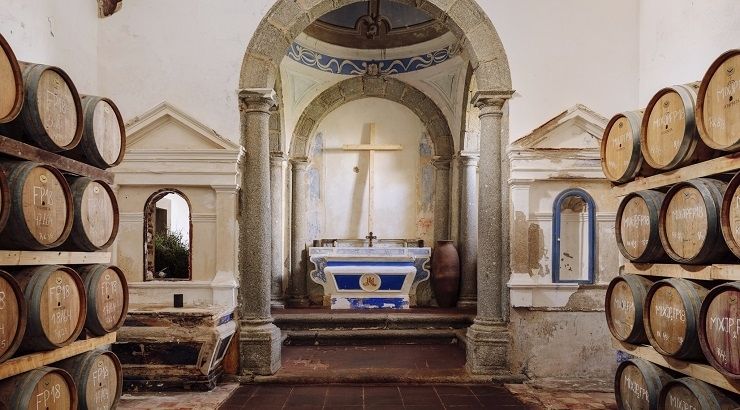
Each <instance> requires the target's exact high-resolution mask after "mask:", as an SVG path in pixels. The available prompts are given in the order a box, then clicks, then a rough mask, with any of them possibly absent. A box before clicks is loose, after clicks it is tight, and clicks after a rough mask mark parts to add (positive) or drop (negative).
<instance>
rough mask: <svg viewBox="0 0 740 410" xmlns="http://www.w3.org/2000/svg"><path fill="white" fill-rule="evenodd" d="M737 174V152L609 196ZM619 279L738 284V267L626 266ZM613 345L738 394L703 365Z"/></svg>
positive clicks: (737, 387)
mask: <svg viewBox="0 0 740 410" xmlns="http://www.w3.org/2000/svg"><path fill="white" fill-rule="evenodd" d="M738 170H740V152H737V153H733V154H730V155H726V156H723V157H719V158H714V159H711V160H708V161H704V162H700V163H698V164H694V165H689V166H686V167H683V168H678V169H676V170H673V171H669V172H665V173H662V174H657V175H653V176H649V177H644V178H638V179H636V180H635V181H632V182H628V183H626V184H623V185H615V186H614V187H612V189H611V192H612V193H613V194H614V195H615V196H617V197H622V196H625V195H628V194H631V193H633V192H637V191H642V190H646V189H656V188H657V189H660V188H662V187H668V186H670V185H673V184H676V183H678V182H681V181H686V180H689V179H694V178H701V177H706V176H710V175H716V174H723V173H727V172H736V171H738ZM619 273H620V275H623V274H633V275H642V276H653V277H670V278H683V279H693V280H702V281H708V280H710V281H712V280H718V281H740V265H729V264H713V265H682V264H677V263H655V264H652V263H629V262H628V263H625V264H624V265H622V266H620V268H619ZM612 345H613V346H614V348H615V349H617V350H621V351H623V352H625V353H628V354H630V355H632V356H635V357H639V358H641V359H643V360H647V361H649V362H652V363H654V364H656V365H659V366H662V367H665V368H668V369H671V370H673V371H676V372H679V373H682V374H685V375H687V376H691V377H693V378H695V379H699V380H701V381H704V382H706V383H709V384H711V385H714V386H717V387H719V388H722V389H725V390H728V391H731V392H734V393H740V382H739V381H733V380H732V379H729V378H727V377H725V376H724V375H722V373H720V372H719V371H718V370H716V369H715V368H713V367H712V366H710V365H709V364H706V363H699V362H689V361H684V360H679V359H675V358H672V357H667V356H663V355H661V354H660V353H658V352H657V351H656V350H655V349H654V348H653V347H652V346H642V345H633V344H630V343H625V342H622V341H620V340H617V339H615V338H614V337H612Z"/></svg>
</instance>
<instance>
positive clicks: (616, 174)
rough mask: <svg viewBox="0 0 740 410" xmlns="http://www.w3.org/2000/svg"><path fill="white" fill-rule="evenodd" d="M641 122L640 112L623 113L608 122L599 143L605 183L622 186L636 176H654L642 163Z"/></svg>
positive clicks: (648, 167) (650, 169)
mask: <svg viewBox="0 0 740 410" xmlns="http://www.w3.org/2000/svg"><path fill="white" fill-rule="evenodd" d="M641 122H642V110H639V111H626V112H622V113H619V114H617V115H615V116H614V117H612V119H611V120H609V123H608V124H607V125H606V128H605V129H604V137H603V138H602V139H601V169H602V170H603V171H604V175H605V176H606V179H608V180H610V181H612V182H615V183H618V184H622V183H625V182H629V181H632V180H633V179H635V177H637V176H648V175H653V174H655V170H654V169H653V168H651V167H650V165H648V164H647V163H646V162H645V161H643V159H642V152H641V151H640V123H641Z"/></svg>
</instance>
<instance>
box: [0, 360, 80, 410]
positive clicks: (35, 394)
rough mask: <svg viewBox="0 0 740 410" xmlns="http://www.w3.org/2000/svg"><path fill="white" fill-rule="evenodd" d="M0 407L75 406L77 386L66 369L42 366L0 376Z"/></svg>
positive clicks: (61, 409) (49, 409) (59, 409)
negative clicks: (11, 374)
mask: <svg viewBox="0 0 740 410" xmlns="http://www.w3.org/2000/svg"><path fill="white" fill-rule="evenodd" d="M0 408H7V409H13V410H15V409H38V408H43V409H46V410H72V409H76V408H77V389H76V387H75V384H74V381H73V380H72V377H71V376H70V375H69V373H67V372H66V371H64V370H62V369H56V368H53V367H47V366H42V367H39V368H37V369H34V370H31V371H29V372H26V373H22V374H19V375H17V376H13V377H11V378H8V379H5V380H0Z"/></svg>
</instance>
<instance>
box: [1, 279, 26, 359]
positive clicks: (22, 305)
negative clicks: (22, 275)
mask: <svg viewBox="0 0 740 410" xmlns="http://www.w3.org/2000/svg"><path fill="white" fill-rule="evenodd" d="M27 320H28V308H27V306H26V300H25V298H24V297H23V292H22V291H21V287H20V286H19V285H18V281H16V279H15V278H14V277H13V276H12V275H11V274H9V273H8V272H5V271H3V270H0V363H2V362H3V361H5V360H7V359H9V358H11V357H13V354H14V353H15V351H16V350H18V347H19V346H20V343H21V341H22V340H23V335H24V333H25V332H26V322H27Z"/></svg>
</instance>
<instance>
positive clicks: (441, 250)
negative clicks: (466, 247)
mask: <svg viewBox="0 0 740 410" xmlns="http://www.w3.org/2000/svg"><path fill="white" fill-rule="evenodd" d="M432 290H434V296H435V297H436V298H437V304H438V305H439V307H444V308H451V307H455V305H456V304H457V297H458V293H459V292H460V257H459V256H458V254H457V249H455V245H453V243H452V241H437V246H436V247H435V248H434V252H432Z"/></svg>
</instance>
